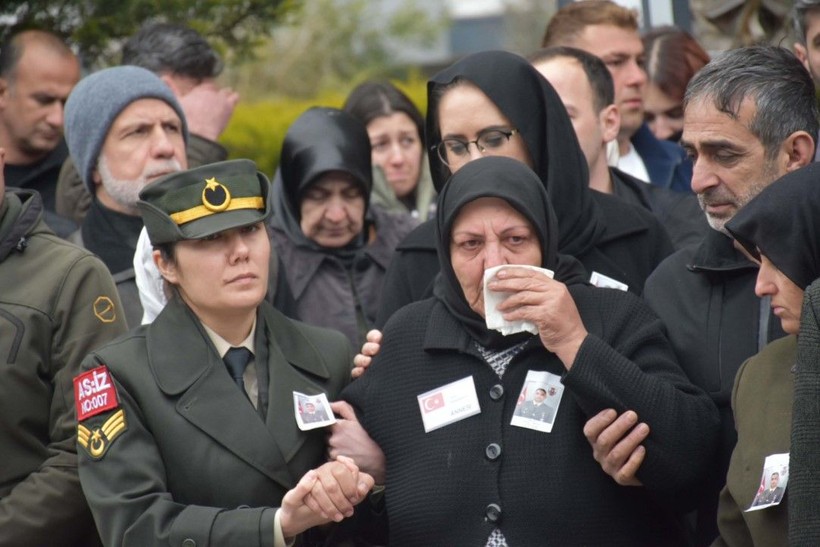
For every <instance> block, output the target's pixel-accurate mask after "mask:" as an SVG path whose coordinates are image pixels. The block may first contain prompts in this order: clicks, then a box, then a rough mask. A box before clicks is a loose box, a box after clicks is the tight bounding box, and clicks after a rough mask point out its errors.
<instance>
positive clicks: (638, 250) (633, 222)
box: [378, 51, 673, 324]
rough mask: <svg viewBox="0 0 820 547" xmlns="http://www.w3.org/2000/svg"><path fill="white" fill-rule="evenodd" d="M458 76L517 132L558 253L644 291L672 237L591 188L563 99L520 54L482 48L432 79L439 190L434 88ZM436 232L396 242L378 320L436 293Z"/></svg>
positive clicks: (430, 124)
mask: <svg viewBox="0 0 820 547" xmlns="http://www.w3.org/2000/svg"><path fill="white" fill-rule="evenodd" d="M455 80H466V81H468V82H470V83H472V84H473V85H475V86H476V87H478V88H479V89H480V90H481V91H483V92H484V93H485V94H486V95H487V97H489V99H490V100H491V101H492V102H493V103H495V105H496V106H497V107H498V108H499V110H501V112H502V113H503V114H504V115H505V116H506V117H507V118H508V119H509V120H510V122H511V123H512V125H513V127H515V128H516V129H517V130H518V131H520V133H521V136H522V138H523V139H524V142H525V143H526V146H527V149H528V151H529V155H530V158H531V159H532V162H533V166H532V167H533V171H535V173H536V174H537V175H538V177H539V178H540V179H541V182H542V184H543V185H544V187H545V188H546V190H547V193H548V194H549V197H550V200H551V201H552V206H553V208H554V209H555V213H556V215H557V221H558V231H559V234H560V235H559V239H558V252H559V253H562V254H568V255H571V256H573V257H575V258H577V259H578V260H579V261H580V262H581V263H582V264H583V265H584V267H585V268H586V270H587V271H588V272H589V273H590V274H591V273H592V272H598V273H601V274H604V275H606V276H607V277H610V278H613V279H615V280H617V281H620V282H622V283H625V284H626V285H627V286H628V287H629V290H630V291H632V292H634V293H636V294H640V293H641V291H642V289H643V285H644V281H645V280H646V278H647V277H648V276H649V274H650V273H651V272H652V270H654V268H655V266H657V265H658V263H660V261H661V260H662V259H663V258H665V257H666V256H667V255H669V254H671V253H672V251H673V247H672V243H671V241H670V240H669V236H668V235H667V233H666V232H665V230H664V228H663V226H661V224H660V223H659V222H658V220H657V219H656V218H655V217H654V216H653V215H652V214H651V213H650V212H648V211H647V210H645V209H643V208H641V207H636V206H633V205H630V204H627V203H625V202H623V201H622V200H621V199H619V198H617V197H615V196H611V195H608V194H602V193H600V192H595V191H593V190H590V188H589V173H588V169H587V163H586V159H585V158H584V155H583V152H582V151H581V148H580V146H579V145H578V140H577V138H576V136H575V130H574V129H573V127H572V123H571V122H570V120H569V116H568V115H567V113H566V110H565V108H564V106H563V103H562V102H561V100H560V98H559V97H558V94H557V93H556V92H555V90H554V89H553V88H552V86H550V85H549V83H548V82H547V81H546V80H545V79H544V78H543V76H541V74H539V73H538V71H537V70H535V69H534V68H533V67H532V66H531V65H530V63H529V62H527V61H526V60H525V59H523V58H522V57H519V56H518V55H515V54H512V53H507V52H503V51H487V52H482V53H477V54H474V55H470V56H468V57H466V58H464V59H462V60H461V61H458V62H457V63H455V64H454V65H452V66H450V67H449V68H447V69H445V70H443V71H441V72H439V73H438V74H436V75H435V76H434V77H433V78H432V79H431V80H430V81H429V82H428V84H427V97H428V109H427V125H426V133H425V140H426V144H427V146H428V150H430V151H429V153H428V157H429V161H430V172H431V174H432V176H433V183H434V184H435V186H436V190H438V191H439V192H441V190H442V188H443V187H444V184H445V182H446V181H447V179H448V178H449V176H450V170H449V168H448V167H447V166H446V165H444V163H443V162H442V161H441V159H440V158H439V157H438V154H437V153H436V152H435V150H434V149H433V147H435V146H436V145H437V144H438V143H439V142H441V134H440V131H439V126H438V108H437V101H436V97H437V91H438V89H439V88H440V87H442V86H447V85H449V84H451V83H452V82H454V81H455ZM433 232H434V229H433V223H432V222H429V221H428V222H427V223H424V224H422V225H421V226H419V227H418V228H417V229H416V230H414V231H413V232H412V233H411V234H410V235H409V236H408V237H407V238H405V240H403V241H402V242H401V244H400V245H399V246H398V247H397V249H396V256H395V257H394V260H393V263H392V265H391V267H390V269H389V271H388V273H387V277H386V279H385V284H384V295H383V300H382V308H381V310H380V311H379V317H378V324H384V322H385V321H386V320H387V319H388V318H389V317H390V315H391V314H392V313H393V312H394V311H396V310H397V309H399V308H400V307H402V306H404V305H405V304H408V303H410V302H413V301H416V300H419V299H421V298H425V297H427V296H430V294H432V285H433V283H432V282H433V279H434V277H435V275H436V274H437V273H438V260H437V258H436V256H435V240H434V237H433Z"/></svg>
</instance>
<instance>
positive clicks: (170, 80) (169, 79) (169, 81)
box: [159, 72, 182, 98]
mask: <svg viewBox="0 0 820 547" xmlns="http://www.w3.org/2000/svg"><path fill="white" fill-rule="evenodd" d="M159 79H160V80H162V81H163V82H165V85H167V86H168V87H170V88H171V92H172V93H173V94H174V96H175V97H177V98H179V97H181V96H182V90H181V89H180V88H179V86H178V85H177V82H176V80H175V79H174V77H173V76H171V75H170V74H168V73H167V72H163V73H162V74H159Z"/></svg>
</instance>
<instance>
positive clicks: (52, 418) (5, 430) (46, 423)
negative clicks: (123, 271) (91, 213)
mask: <svg viewBox="0 0 820 547" xmlns="http://www.w3.org/2000/svg"><path fill="white" fill-rule="evenodd" d="M3 157H4V151H3V149H2V148H0V454H2V463H0V546H20V545H65V546H70V545H77V546H80V545H82V546H88V545H95V544H97V543H98V542H99V539H98V538H97V532H96V528H95V526H94V522H93V521H92V519H91V513H90V511H89V509H88V506H87V505H86V502H85V498H84V497H83V493H82V490H81V489H80V481H79V479H78V477H77V454H76V448H75V437H74V435H75V431H76V423H75V419H74V408H73V405H72V403H73V399H74V394H73V388H72V378H73V377H74V375H76V374H77V373H78V371H79V370H80V363H81V361H82V359H83V357H85V355H86V354H88V353H89V352H91V350H93V349H94V348H96V347H98V346H101V345H102V344H104V343H106V342H108V341H109V340H111V339H113V338H114V337H116V336H118V335H119V334H121V333H123V332H124V331H125V322H124V320H123V317H122V313H121V307H120V300H119V297H118V296H117V290H116V288H115V286H114V282H113V281H112V279H111V275H110V274H109V273H108V270H107V269H106V267H105V266H104V265H103V264H102V262H100V260H99V259H97V258H96V257H95V256H93V255H92V254H91V253H89V252H87V251H84V250H82V249H79V248H77V247H75V246H74V245H71V244H69V243H67V242H66V241H64V240H62V239H60V238H58V237H57V236H56V235H54V233H53V232H51V231H50V230H49V229H48V227H47V226H46V224H45V223H44V222H43V220H42V214H43V203H42V200H41V199H40V195H39V194H38V193H37V192H35V191H33V190H11V189H9V190H6V189H5V183H4V179H3V176H2V172H3V169H2V168H3V163H4V162H3Z"/></svg>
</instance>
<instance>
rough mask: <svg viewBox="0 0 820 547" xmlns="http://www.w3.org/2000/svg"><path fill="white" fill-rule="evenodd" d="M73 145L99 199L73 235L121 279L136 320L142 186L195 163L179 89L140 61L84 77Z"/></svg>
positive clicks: (131, 320) (69, 131) (70, 116)
mask: <svg viewBox="0 0 820 547" xmlns="http://www.w3.org/2000/svg"><path fill="white" fill-rule="evenodd" d="M65 137H66V142H67V143H68V150H69V153H70V155H71V158H72V160H73V161H74V164H75V165H76V166H77V170H78V172H79V173H80V176H81V177H82V179H83V182H84V183H85V185H86V188H87V189H88V191H89V193H90V194H91V196H93V199H92V202H91V207H90V209H89V211H88V214H87V215H86V217H85V219H84V220H83V223H82V225H81V227H80V230H78V232H77V233H75V234H74V235H73V236H72V237H71V240H72V241H73V242H75V243H78V244H79V245H81V246H84V247H85V248H87V249H88V250H90V251H92V252H93V253H95V254H96V255H97V256H99V257H100V258H101V259H102V261H103V262H104V263H105V265H106V266H108V269H109V270H110V271H111V273H112V274H113V275H114V279H115V281H117V288H118V289H119V291H120V298H121V300H122V302H123V307H124V310H125V314H126V320H127V321H128V324H129V325H138V324H139V321H140V318H141V316H142V308H141V306H140V304H139V298H138V295H137V290H136V285H135V283H134V275H133V262H132V261H133V257H134V251H135V249H136V245H137V238H138V237H139V233H140V230H141V229H142V219H141V218H140V216H139V211H138V209H137V207H136V204H137V200H138V195H139V191H140V190H141V189H142V188H143V187H144V186H145V185H146V184H148V183H149V182H152V181H153V180H155V179H157V178H159V177H161V176H163V175H166V174H168V173H173V172H176V171H180V170H182V169H185V168H187V160H186V156H185V144H186V143H187V140H188V128H187V124H186V121H185V115H184V113H183V111H182V108H181V107H180V105H179V103H178V102H177V100H176V98H175V96H174V94H173V92H172V91H171V89H170V88H169V87H168V86H167V85H166V84H165V83H164V82H163V81H162V80H160V79H159V77H157V76H156V75H155V74H154V73H152V72H150V71H149V70H146V69H144V68H140V67H135V66H120V67H113V68H107V69H104V70H101V71H99V72H96V73H94V74H91V75H90V76H88V77H86V78H84V79H83V80H81V81H80V83H79V84H77V86H76V87H75V88H74V90H73V91H72V92H71V95H69V97H68V101H67V102H66V106H65Z"/></svg>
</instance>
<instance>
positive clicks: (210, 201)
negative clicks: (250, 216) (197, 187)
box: [202, 177, 231, 213]
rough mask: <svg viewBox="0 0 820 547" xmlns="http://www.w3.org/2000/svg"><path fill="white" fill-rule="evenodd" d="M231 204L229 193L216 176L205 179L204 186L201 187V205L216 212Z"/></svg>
mask: <svg viewBox="0 0 820 547" xmlns="http://www.w3.org/2000/svg"><path fill="white" fill-rule="evenodd" d="M230 204H231V193H230V192H229V191H228V189H227V188H226V187H225V186H224V185H223V184H222V183H221V182H219V181H218V180H216V177H211V178H209V179H205V188H203V189H202V205H204V206H205V208H206V209H208V210H209V211H213V212H215V213H218V212H220V211H224V210H225V209H227V208H228V206H229V205H230Z"/></svg>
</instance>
